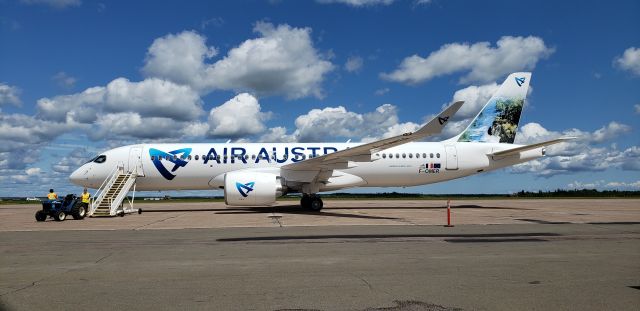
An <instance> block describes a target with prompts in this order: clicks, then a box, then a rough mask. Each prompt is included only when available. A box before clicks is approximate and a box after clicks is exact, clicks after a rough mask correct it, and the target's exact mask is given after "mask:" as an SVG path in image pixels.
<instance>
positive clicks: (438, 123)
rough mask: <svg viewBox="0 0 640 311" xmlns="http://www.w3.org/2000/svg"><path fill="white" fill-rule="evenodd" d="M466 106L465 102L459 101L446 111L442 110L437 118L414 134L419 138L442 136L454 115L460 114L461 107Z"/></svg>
mask: <svg viewBox="0 0 640 311" xmlns="http://www.w3.org/2000/svg"><path fill="white" fill-rule="evenodd" d="M463 104H464V101H457V102H455V103H453V104H451V105H449V107H447V108H446V109H445V110H442V112H440V113H439V114H438V115H437V116H435V117H434V118H433V119H431V121H429V122H428V123H427V124H425V125H424V126H423V127H422V128H420V129H419V130H417V131H416V132H415V133H414V134H415V135H418V136H430V135H435V134H440V132H442V129H443V128H444V127H445V125H447V123H448V122H449V120H451V118H452V117H453V115H455V114H456V112H458V110H459V109H460V107H462V105H463Z"/></svg>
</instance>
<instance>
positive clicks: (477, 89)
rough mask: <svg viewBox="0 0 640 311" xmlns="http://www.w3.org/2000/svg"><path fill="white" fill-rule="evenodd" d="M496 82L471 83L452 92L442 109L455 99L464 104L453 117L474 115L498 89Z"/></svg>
mask: <svg viewBox="0 0 640 311" xmlns="http://www.w3.org/2000/svg"><path fill="white" fill-rule="evenodd" d="M499 87H500V86H499V85H498V84H496V83H495V82H494V83H490V84H485V85H481V86H475V85H471V86H468V87H465V88H463V89H461V90H457V91H456V92H455V93H454V94H453V100H452V101H451V103H447V104H444V105H442V109H444V108H446V107H447V106H449V105H451V104H452V103H455V102H457V101H461V100H462V101H464V105H462V107H461V108H460V110H458V112H457V113H456V115H455V119H458V120H459V119H467V118H473V117H475V116H476V115H477V114H478V112H480V109H482V107H484V105H485V104H486V103H487V102H488V101H489V99H491V96H493V94H494V93H495V92H497V91H498V88H499Z"/></svg>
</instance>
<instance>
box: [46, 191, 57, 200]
mask: <svg viewBox="0 0 640 311" xmlns="http://www.w3.org/2000/svg"><path fill="white" fill-rule="evenodd" d="M47 199H49V200H57V199H58V195H57V194H56V193H55V192H53V189H49V194H47Z"/></svg>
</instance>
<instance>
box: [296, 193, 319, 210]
mask: <svg viewBox="0 0 640 311" xmlns="http://www.w3.org/2000/svg"><path fill="white" fill-rule="evenodd" d="M322 205H323V204H322V199H321V198H320V197H319V196H318V195H317V194H306V193H305V194H303V195H302V199H300V206H302V207H303V208H306V209H310V210H312V211H314V212H319V211H320V210H321V209H322Z"/></svg>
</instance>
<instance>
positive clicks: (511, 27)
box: [0, 0, 640, 196]
mask: <svg viewBox="0 0 640 311" xmlns="http://www.w3.org/2000/svg"><path fill="white" fill-rule="evenodd" d="M210 2H212V1H189V2H187V3H186V4H185V3H184V2H181V1H160V2H158V1H135V2H130V1H112V2H107V1H105V2H93V1H84V0H23V1H6V0H0V47H1V48H0V131H1V132H0V144H1V145H2V147H0V175H1V176H0V183H1V186H0V196H10V195H20V196H27V195H29V196H32V195H40V194H42V192H43V191H45V190H46V189H48V188H49V187H55V188H57V189H60V192H69V191H74V190H76V189H75V188H76V187H74V186H72V185H70V184H69V183H68V182H67V180H66V176H68V174H69V173H70V171H72V170H73V169H74V168H75V167H77V165H79V164H80V163H82V162H83V160H85V159H88V158H89V157H91V156H92V155H93V154H95V153H97V152H99V151H101V150H104V149H108V148H111V147H114V146H118V145H122V144H128V143H135V142H140V141H144V142H150V141H163V142H176V141H180V142H184V141H192V142H205V141H209V142H216V141H226V140H227V139H233V140H234V141H253V142H259V141H305V142H306V141H318V140H323V141H324V140H327V141H340V142H342V141H345V140H347V139H352V140H353V141H359V140H362V139H364V140H366V139H375V138H379V137H384V136H385V135H392V134H398V133H401V132H402V131H406V130H413V129H415V128H417V127H418V126H419V125H420V124H421V123H422V122H424V121H425V118H428V117H429V116H430V115H431V114H434V113H437V112H439V111H440V109H441V108H442V106H443V105H446V104H448V103H450V102H452V101H453V100H454V99H455V100H458V99H464V100H466V101H467V106H468V107H466V108H465V109H468V110H467V111H466V113H464V114H463V116H462V117H460V118H458V120H456V122H455V123H453V124H451V125H450V126H449V128H448V129H447V130H446V134H445V135H443V136H442V137H437V138H434V139H439V138H447V137H445V136H446V135H451V136H452V135H453V134H456V133H457V132H458V131H459V130H460V129H461V128H462V127H464V125H465V124H466V123H468V122H469V120H470V119H469V118H470V117H472V116H473V115H474V114H475V112H477V110H479V109H480V107H481V106H482V104H484V102H485V101H486V100H487V99H488V98H487V97H488V96H489V95H490V94H491V92H492V91H493V90H495V87H496V83H497V84H500V83H501V82H502V80H503V79H504V78H505V77H506V76H507V75H508V74H509V73H510V72H513V71H520V70H530V71H532V72H533V77H532V82H531V85H532V92H531V94H530V96H529V97H528V101H527V105H526V107H525V110H524V113H523V116H522V119H521V123H520V130H521V133H519V134H518V136H517V138H516V140H517V141H518V142H521V143H530V142H536V141H540V140H543V139H550V138H553V137H557V136H560V135H578V136H580V137H581V138H580V139H579V140H578V141H576V142H574V143H571V144H566V145H563V146H558V147H556V148H553V149H551V150H550V152H549V153H550V155H551V156H550V157H547V158H545V159H542V160H538V161H534V162H531V163H528V164H526V165H522V166H518V167H516V168H513V169H506V170H502V171H499V172H494V173H489V174H485V175H480V176H474V177H471V178H466V179H462V180H456V181H453V182H448V183H443V184H437V185H429V186H422V187H415V188H409V189H388V190H399V191H411V192H425V193H477V192H490V193H509V192H513V191H518V190H520V189H526V190H539V189H543V190H545V189H555V188H582V187H590V188H591V187H596V188H599V189H635V190H637V189H640V174H639V170H640V147H639V146H640V144H639V139H638V127H639V125H640V122H638V120H639V117H640V88H639V87H638V86H639V85H640V84H639V82H640V30H639V29H640V4H639V3H638V2H637V1H615V2H614V3H606V2H602V1H560V2H557V1H540V2H535V3H531V2H527V3H523V2H522V1H489V2H480V1H455V0H432V1H412V0H407V1H401V0H397V1H392V0H373V1H368V0H344V1H331V0H326V1H311V0H309V1H291V0H289V1H287V0H282V1H230V2H222V1H217V2H213V3H210ZM234 125H235V126H234ZM375 190H376V191H377V190H379V189H375ZM207 194H208V193H207Z"/></svg>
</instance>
